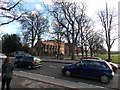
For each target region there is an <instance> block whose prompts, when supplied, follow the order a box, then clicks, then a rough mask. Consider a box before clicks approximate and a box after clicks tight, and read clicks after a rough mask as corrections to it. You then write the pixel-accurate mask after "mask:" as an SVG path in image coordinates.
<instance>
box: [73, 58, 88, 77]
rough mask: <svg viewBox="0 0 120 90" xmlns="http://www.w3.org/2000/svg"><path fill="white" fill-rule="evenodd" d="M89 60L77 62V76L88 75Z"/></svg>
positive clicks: (75, 72)
mask: <svg viewBox="0 0 120 90" xmlns="http://www.w3.org/2000/svg"><path fill="white" fill-rule="evenodd" d="M88 63H89V62H88V61H86V60H85V61H80V62H78V63H76V64H75V67H74V74H75V75H76V76H83V77H86V76H87V73H88V71H89V68H88Z"/></svg>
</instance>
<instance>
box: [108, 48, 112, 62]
mask: <svg viewBox="0 0 120 90" xmlns="http://www.w3.org/2000/svg"><path fill="white" fill-rule="evenodd" d="M110 54H111V53H110V47H109V46H108V62H111V55H110Z"/></svg>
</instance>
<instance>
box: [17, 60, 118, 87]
mask: <svg viewBox="0 0 120 90" xmlns="http://www.w3.org/2000/svg"><path fill="white" fill-rule="evenodd" d="M64 65H65V64H64V63H53V62H42V67H41V68H36V69H32V70H27V69H21V68H16V70H17V71H25V72H30V73H37V74H42V75H45V76H51V77H55V78H59V79H64V80H68V81H73V82H78V83H79V82H82V83H86V84H91V85H97V86H102V87H107V88H115V89H116V88H118V80H119V78H120V73H119V72H120V70H118V72H117V73H116V74H115V76H114V79H113V80H111V82H110V83H109V84H103V83H101V82H99V81H97V80H93V79H86V78H78V77H65V76H63V75H62V73H61V68H62V66H64Z"/></svg>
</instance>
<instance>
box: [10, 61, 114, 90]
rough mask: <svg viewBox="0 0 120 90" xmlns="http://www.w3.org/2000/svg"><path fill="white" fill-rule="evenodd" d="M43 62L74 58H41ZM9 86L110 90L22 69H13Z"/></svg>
mask: <svg viewBox="0 0 120 90" xmlns="http://www.w3.org/2000/svg"><path fill="white" fill-rule="evenodd" d="M43 61H44V62H55V63H56V62H57V63H66V64H69V63H74V62H77V61H76V60H75V61H73V60H59V59H58V60H57V59H43ZM11 88H20V89H25V90H26V88H29V89H31V88H32V89H33V88H35V89H40V88H41V89H44V88H52V90H53V88H54V89H55V88H57V89H60V90H64V89H65V90H69V89H75V90H88V89H90V88H92V89H96V88H97V89H103V90H112V89H108V88H105V87H101V86H96V85H90V84H86V83H81V82H79V83H77V82H72V81H66V80H62V79H57V78H54V77H51V76H44V75H40V74H35V73H28V72H23V71H14V78H13V80H12V82H11Z"/></svg>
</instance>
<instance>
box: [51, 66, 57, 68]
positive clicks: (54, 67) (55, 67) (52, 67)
mask: <svg viewBox="0 0 120 90" xmlns="http://www.w3.org/2000/svg"><path fill="white" fill-rule="evenodd" d="M49 67H50V68H57V67H55V66H49Z"/></svg>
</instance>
